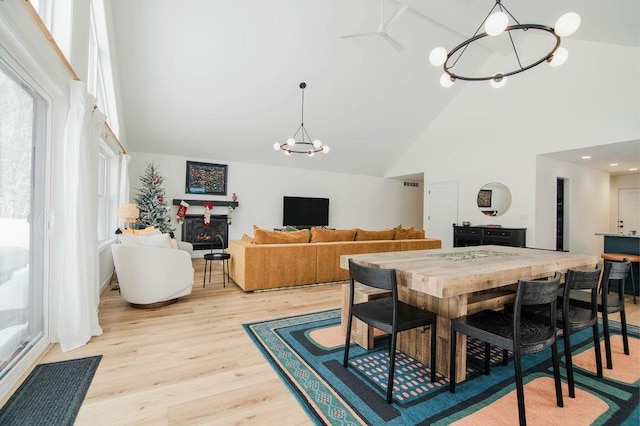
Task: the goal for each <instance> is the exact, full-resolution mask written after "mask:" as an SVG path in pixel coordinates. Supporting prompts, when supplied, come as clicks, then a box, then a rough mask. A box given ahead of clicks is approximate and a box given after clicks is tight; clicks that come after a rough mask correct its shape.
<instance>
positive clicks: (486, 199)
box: [478, 189, 491, 207]
mask: <svg viewBox="0 0 640 426" xmlns="http://www.w3.org/2000/svg"><path fill="white" fill-rule="evenodd" d="M478 207H491V189H481V190H480V191H479V192H478Z"/></svg>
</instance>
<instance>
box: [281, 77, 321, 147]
mask: <svg viewBox="0 0 640 426" xmlns="http://www.w3.org/2000/svg"><path fill="white" fill-rule="evenodd" d="M305 87H307V83H305V82H302V83H300V89H302V114H301V119H300V127H298V130H296V132H295V133H294V135H293V137H291V138H289V139H287V141H286V142H284V143H279V142H276V143H274V144H273V149H274V150H276V151H283V152H284V155H291V154H307V155H308V156H309V157H313V156H314V154H315V153H317V152H322V153H323V154H326V153H328V152H329V147H328V146H327V145H323V143H322V142H320V140H318V139H315V140H313V142H312V139H311V137H310V136H309V134H308V133H307V129H305V128H304V89H305ZM296 138H299V140H297V139H296Z"/></svg>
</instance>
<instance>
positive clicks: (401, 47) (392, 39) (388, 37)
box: [381, 33, 404, 52]
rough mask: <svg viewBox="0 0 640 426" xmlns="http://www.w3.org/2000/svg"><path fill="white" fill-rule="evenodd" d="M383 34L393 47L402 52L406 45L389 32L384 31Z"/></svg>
mask: <svg viewBox="0 0 640 426" xmlns="http://www.w3.org/2000/svg"><path fill="white" fill-rule="evenodd" d="M381 36H382V37H384V38H385V39H386V40H387V41H388V42H389V44H390V45H391V46H393V48H394V49H396V50H397V51H398V52H402V51H403V50H404V46H403V45H401V44H400V43H399V42H398V41H397V40H396V39H394V38H393V37H391V36H390V35H389V34H387V33H383V34H381Z"/></svg>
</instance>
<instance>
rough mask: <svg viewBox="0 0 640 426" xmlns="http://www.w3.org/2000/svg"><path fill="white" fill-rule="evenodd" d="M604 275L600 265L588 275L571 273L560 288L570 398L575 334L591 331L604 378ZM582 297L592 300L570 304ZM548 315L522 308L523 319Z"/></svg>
mask: <svg viewBox="0 0 640 426" xmlns="http://www.w3.org/2000/svg"><path fill="white" fill-rule="evenodd" d="M601 275H602V268H601V267H600V265H598V266H597V267H596V268H595V269H593V270H589V271H584V270H577V269H569V270H568V271H567V274H566V275H565V283H564V285H563V286H561V287H562V290H561V296H560V297H559V298H558V306H557V312H556V325H557V327H558V328H560V329H561V330H562V340H563V342H564V356H565V360H566V363H567V383H568V384H569V396H570V397H571V398H575V397H576V391H575V381H574V378H573V358H572V353H571V335H572V334H574V333H576V332H578V331H581V330H585V329H587V328H591V330H592V332H593V346H594V349H595V356H596V375H597V376H598V377H599V378H602V353H601V351H600V332H599V329H598V289H599V288H600V276H601ZM578 292H580V293H578ZM583 293H584V295H585V298H590V303H589V304H587V303H576V302H573V301H571V297H573V296H574V295H576V294H583ZM545 314H548V312H541V311H540V310H539V309H537V308H534V307H524V308H523V315H526V316H527V317H528V318H531V319H539V318H538V316H539V315H545Z"/></svg>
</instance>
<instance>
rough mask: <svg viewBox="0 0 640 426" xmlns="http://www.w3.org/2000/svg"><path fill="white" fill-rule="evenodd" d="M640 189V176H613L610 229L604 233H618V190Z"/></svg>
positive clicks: (610, 199)
mask: <svg viewBox="0 0 640 426" xmlns="http://www.w3.org/2000/svg"><path fill="white" fill-rule="evenodd" d="M631 188H640V174H639V173H636V174H631V175H621V176H611V189H610V193H611V197H609V201H610V207H609V212H610V213H609V228H608V229H606V230H605V231H603V232H612V233H615V234H617V233H618V190H620V189H631Z"/></svg>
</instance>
